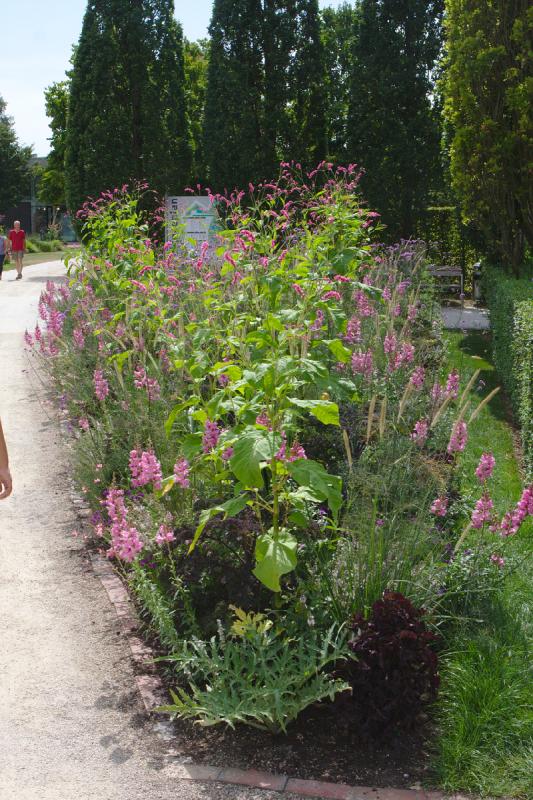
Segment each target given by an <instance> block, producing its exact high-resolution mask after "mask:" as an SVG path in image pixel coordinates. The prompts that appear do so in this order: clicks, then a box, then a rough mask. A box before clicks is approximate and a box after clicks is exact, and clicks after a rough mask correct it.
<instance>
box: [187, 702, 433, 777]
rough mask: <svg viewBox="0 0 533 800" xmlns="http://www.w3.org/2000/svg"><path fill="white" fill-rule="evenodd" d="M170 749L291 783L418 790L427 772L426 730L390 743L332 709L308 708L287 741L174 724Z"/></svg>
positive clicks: (243, 731) (257, 733) (240, 731)
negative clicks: (366, 732) (274, 774)
mask: <svg viewBox="0 0 533 800" xmlns="http://www.w3.org/2000/svg"><path fill="white" fill-rule="evenodd" d="M174 725H175V732H176V741H175V742H174V743H173V747H175V748H176V749H178V750H179V751H180V752H181V753H183V754H184V755H187V756H191V757H193V758H194V761H195V762H196V763H200V764H202V763H205V764H212V765H213V766H221V767H222V766H224V767H237V768H240V769H252V768H253V769H258V770H264V771H267V772H277V773H281V774H286V775H289V776H290V777H293V778H304V779H311V780H324V781H333V782H337V783H347V784H360V785H364V786H377V787H386V786H389V787H395V788H420V785H421V783H424V782H427V780H428V773H429V755H428V740H429V737H430V730H429V725H428V724H427V723H426V724H425V727H424V728H423V729H422V730H420V731H418V732H417V733H415V734H413V733H409V734H406V733H405V732H404V733H397V734H396V735H395V737H394V738H391V739H389V740H388V741H384V740H375V739H371V738H370V737H367V736H363V735H362V734H361V732H360V731H359V732H358V731H356V730H354V725H353V723H352V722H351V720H350V719H349V717H348V715H347V713H346V712H343V711H342V710H341V711H339V709H338V708H337V707H336V706H321V707H318V706H317V707H314V708H313V707H311V708H309V709H307V711H305V712H304V713H303V714H302V715H301V716H300V717H299V718H298V720H297V721H296V722H294V723H293V724H292V725H291V726H290V727H289V730H288V734H287V735H286V736H282V735H281V736H273V735H271V734H269V733H267V732H263V731H259V730H255V729H253V728H249V727H245V726H240V727H238V728H236V729H235V730H234V731H232V730H231V729H229V728H227V727H225V728H224V727H223V726H221V725H220V726H218V725H217V726H216V727H212V728H203V727H200V726H199V725H195V724H193V723H192V722H189V721H184V720H177V721H176V722H175V724H174Z"/></svg>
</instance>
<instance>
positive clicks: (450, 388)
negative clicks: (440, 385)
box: [446, 369, 459, 398]
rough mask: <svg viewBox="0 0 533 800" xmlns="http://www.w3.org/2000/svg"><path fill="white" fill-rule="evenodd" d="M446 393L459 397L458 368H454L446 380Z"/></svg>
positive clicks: (449, 395)
mask: <svg viewBox="0 0 533 800" xmlns="http://www.w3.org/2000/svg"><path fill="white" fill-rule="evenodd" d="M446 394H447V395H448V397H453V398H455V397H457V396H458V395H459V373H458V372H457V370H456V369H454V370H452V372H450V374H449V375H448V380H447V381H446Z"/></svg>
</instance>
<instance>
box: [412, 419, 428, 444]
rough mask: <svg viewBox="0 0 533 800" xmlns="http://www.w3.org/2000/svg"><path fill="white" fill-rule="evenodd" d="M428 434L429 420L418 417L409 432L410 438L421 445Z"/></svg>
mask: <svg viewBox="0 0 533 800" xmlns="http://www.w3.org/2000/svg"><path fill="white" fill-rule="evenodd" d="M428 434H429V422H428V421H427V419H419V420H418V422H417V423H416V424H415V427H414V430H413V432H412V434H411V439H412V440H413V442H414V443H415V444H417V445H418V446H419V447H422V446H423V445H424V444H425V441H426V439H427V438H428Z"/></svg>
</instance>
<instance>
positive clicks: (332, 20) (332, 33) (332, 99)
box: [322, 3, 357, 164]
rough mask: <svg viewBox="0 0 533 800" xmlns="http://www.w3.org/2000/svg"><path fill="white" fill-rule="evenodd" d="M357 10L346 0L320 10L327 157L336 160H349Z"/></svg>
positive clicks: (344, 161) (339, 162)
mask: <svg viewBox="0 0 533 800" xmlns="http://www.w3.org/2000/svg"><path fill="white" fill-rule="evenodd" d="M356 13H357V11H356V9H354V8H353V7H352V6H351V5H350V4H349V3H342V5H340V6H338V8H325V9H324V10H323V11H322V43H323V44H322V49H323V52H324V61H325V96H326V118H327V119H326V123H327V124H326V128H327V137H328V157H329V158H331V159H332V160H333V161H335V162H337V163H338V164H345V163H346V161H347V160H348V152H347V140H348V108H349V105H350V90H351V83H350V81H351V73H352V55H353V46H354V45H353V36H354V21H355V14H356Z"/></svg>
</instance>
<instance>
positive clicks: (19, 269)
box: [15, 250, 24, 278]
mask: <svg viewBox="0 0 533 800" xmlns="http://www.w3.org/2000/svg"><path fill="white" fill-rule="evenodd" d="M23 257H24V253H23V252H22V250H18V251H17V252H16V253H15V267H16V268H17V277H20V278H22V259H23Z"/></svg>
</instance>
